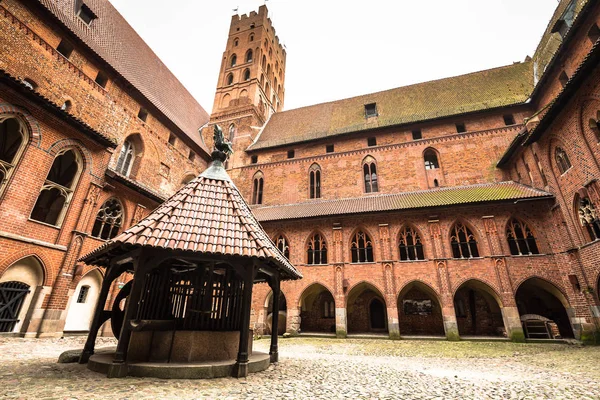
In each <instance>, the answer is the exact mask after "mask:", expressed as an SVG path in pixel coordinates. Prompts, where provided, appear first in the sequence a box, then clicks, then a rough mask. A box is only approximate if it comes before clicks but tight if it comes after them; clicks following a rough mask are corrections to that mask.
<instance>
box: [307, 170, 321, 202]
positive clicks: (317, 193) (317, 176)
mask: <svg viewBox="0 0 600 400" xmlns="http://www.w3.org/2000/svg"><path fill="white" fill-rule="evenodd" d="M308 179H309V186H310V198H311V199H320V198H321V167H319V165H318V164H313V165H312V166H311V167H310V170H309V172H308Z"/></svg>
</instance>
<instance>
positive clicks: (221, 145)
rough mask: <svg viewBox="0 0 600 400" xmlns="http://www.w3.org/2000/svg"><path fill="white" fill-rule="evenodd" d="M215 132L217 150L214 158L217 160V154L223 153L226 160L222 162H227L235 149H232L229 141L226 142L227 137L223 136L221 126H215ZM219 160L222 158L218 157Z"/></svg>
mask: <svg viewBox="0 0 600 400" xmlns="http://www.w3.org/2000/svg"><path fill="white" fill-rule="evenodd" d="M214 130H215V134H214V141H215V150H214V151H213V158H215V153H221V154H223V155H224V156H225V157H224V159H223V160H221V161H225V160H227V158H229V156H230V155H232V154H233V148H232V147H231V142H228V141H227V140H225V136H223V130H222V129H221V127H220V126H219V125H217V124H215V127H214ZM218 158H221V157H218Z"/></svg>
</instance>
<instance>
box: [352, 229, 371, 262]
mask: <svg viewBox="0 0 600 400" xmlns="http://www.w3.org/2000/svg"><path fill="white" fill-rule="evenodd" d="M350 251H351V253H352V262H353V263H364V262H373V242H372V241H371V238H370V237H369V235H367V234H366V233H365V232H363V231H358V232H356V233H355V234H354V236H353V237H352V243H350Z"/></svg>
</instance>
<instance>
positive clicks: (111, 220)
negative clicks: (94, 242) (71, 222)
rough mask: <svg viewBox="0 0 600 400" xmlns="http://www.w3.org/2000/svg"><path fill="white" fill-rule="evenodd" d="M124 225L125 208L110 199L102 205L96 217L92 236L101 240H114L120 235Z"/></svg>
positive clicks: (113, 199) (115, 200) (117, 201)
mask: <svg viewBox="0 0 600 400" xmlns="http://www.w3.org/2000/svg"><path fill="white" fill-rule="evenodd" d="M122 224H123V206H122V205H121V202H120V201H119V200H117V199H115V198H112V199H108V200H107V201H105V202H104V204H102V207H101V208H100V211H98V214H97V215H96V222H95V223H94V227H93V229H92V236H94V237H97V238H99V239H104V240H108V239H112V238H114V237H115V236H117V234H118V233H119V229H120V228H121V225H122Z"/></svg>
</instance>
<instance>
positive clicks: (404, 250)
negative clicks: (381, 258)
mask: <svg viewBox="0 0 600 400" xmlns="http://www.w3.org/2000/svg"><path fill="white" fill-rule="evenodd" d="M398 248H399V250H400V260H402V261H408V260H424V259H425V254H424V252H423V242H422V241H421V236H420V235H419V233H418V232H417V231H416V230H415V229H413V228H411V227H410V226H405V227H404V228H402V229H401V230H400V237H399V238H398Z"/></svg>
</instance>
